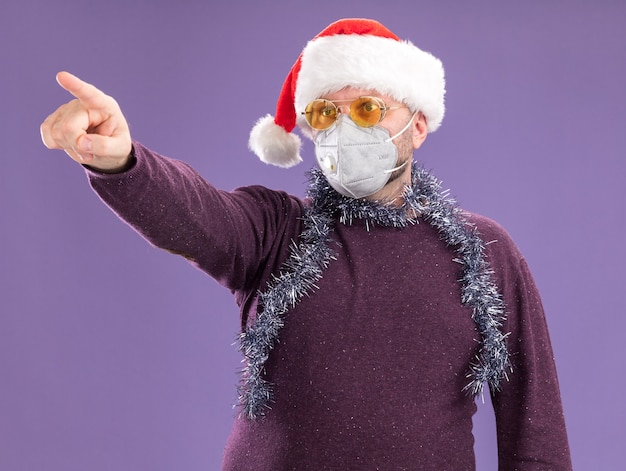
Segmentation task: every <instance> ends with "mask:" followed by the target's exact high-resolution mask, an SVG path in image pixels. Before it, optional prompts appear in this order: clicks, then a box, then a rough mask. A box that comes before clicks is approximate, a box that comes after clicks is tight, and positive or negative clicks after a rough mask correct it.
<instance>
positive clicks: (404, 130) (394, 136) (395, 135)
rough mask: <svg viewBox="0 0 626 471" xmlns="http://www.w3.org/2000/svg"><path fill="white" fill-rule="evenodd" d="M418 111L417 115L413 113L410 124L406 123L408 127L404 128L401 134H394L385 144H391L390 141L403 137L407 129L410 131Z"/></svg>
mask: <svg viewBox="0 0 626 471" xmlns="http://www.w3.org/2000/svg"><path fill="white" fill-rule="evenodd" d="M417 113H418V111H416V112H415V113H413V115H412V116H411V119H409V122H408V123H406V126H404V127H403V128H402V129H401V130H400V132H398V133H396V134H394V135H393V136H391V137H390V138H389V139H385V142H389V141H393V140H394V139H395V138H396V137H398V136H401V135H402V134H404V133H405V132H406V130H407V129H409V128H410V127H411V124H413V119H414V118H415V116H416V115H417Z"/></svg>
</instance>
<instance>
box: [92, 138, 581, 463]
mask: <svg viewBox="0 0 626 471" xmlns="http://www.w3.org/2000/svg"><path fill="white" fill-rule="evenodd" d="M134 149H135V156H136V163H135V165H134V166H133V167H132V168H131V169H130V170H128V171H126V172H124V173H121V174H115V175H105V174H98V173H95V172H90V173H89V176H90V181H91V185H92V187H93V188H94V189H95V191H96V192H97V193H98V194H99V195H100V197H101V198H102V199H103V200H104V201H105V202H106V203H107V204H108V205H109V206H110V207H111V208H112V209H113V210H114V211H115V212H116V213H117V214H118V215H119V216H120V217H121V218H122V219H123V220H125V221H127V222H128V223H129V224H130V225H131V226H132V227H134V228H135V229H136V230H137V231H138V232H139V233H140V234H141V235H142V236H144V237H145V238H146V239H147V240H149V241H150V242H151V243H152V244H154V245H156V246H158V247H161V248H163V249H166V250H168V251H171V252H174V253H177V254H181V255H183V256H184V257H186V258H187V259H189V260H190V261H191V262H192V263H194V264H196V265H197V266H198V267H199V268H200V269H202V270H204V271H205V272H206V273H208V274H209V275H210V276H212V277H214V278H215V279H216V280H217V281H218V282H220V283H221V284H222V285H224V286H225V287H227V288H228V289H230V290H231V291H232V292H233V294H234V296H235V300H236V302H237V304H238V306H239V307H240V312H241V327H242V329H245V327H246V326H247V325H250V323H251V322H254V319H255V316H256V309H257V299H258V291H259V290H263V289H264V288H265V287H266V284H267V282H268V281H269V280H271V275H272V274H276V273H278V272H279V268H280V267H281V264H282V263H283V262H284V261H285V259H286V258H287V257H288V255H289V245H290V243H291V241H292V240H296V239H297V238H298V235H299V234H300V232H301V230H302V224H301V219H300V217H301V216H302V213H303V209H304V205H305V202H303V201H301V200H299V199H298V198H295V197H293V196H289V195H287V194H285V193H283V192H278V191H272V190H268V189H266V188H263V187H258V186H257V187H246V188H240V189H237V190H235V191H232V192H225V191H220V190H218V189H216V188H214V187H213V186H211V185H210V184H209V183H207V182H206V181H205V180H204V179H203V178H202V177H200V176H199V175H198V174H197V173H196V172H195V171H194V170H193V169H191V168H190V167H189V166H188V165H186V164H184V163H182V162H179V161H175V160H171V159H167V158H164V157H161V156H159V155H157V154H154V153H152V152H151V151H149V150H147V149H146V148H145V147H143V146H141V145H140V144H138V143H135V146H134ZM468 218H469V219H470V220H471V222H473V223H475V224H476V225H477V227H478V229H479V233H480V234H481V236H482V237H483V239H484V240H485V241H496V243H492V244H489V245H488V248H487V257H488V260H489V262H490V264H491V266H492V268H493V269H494V271H495V281H496V282H497V284H498V286H499V288H500V290H501V291H502V294H503V297H504V301H505V305H506V309H507V316H508V317H507V321H506V325H505V330H506V331H507V332H511V334H510V336H509V337H508V343H507V345H508V349H509V352H510V354H511V361H512V366H513V373H512V374H510V375H509V380H508V381H505V382H504V383H503V388H502V391H500V392H496V393H494V394H492V399H493V404H494V411H495V415H496V422H497V436H498V453H499V463H500V469H501V470H552V471H555V470H569V469H571V462H570V455H569V449H568V443H567V435H566V431H565V424H564V418H563V413H562V407H561V399H560V394H559V387H558V382H557V376H556V370H555V366H554V361H553V355H552V349H551V345H550V339H549V334H548V330H547V326H546V321H545V317H544V312H543V308H542V305H541V301H540V298H539V294H538V293H537V289H536V287H535V284H534V282H533V279H532V276H531V274H530V272H529V270H528V267H527V265H526V262H525V261H524V259H523V257H522V255H521V254H520V252H519V250H518V249H517V248H516V246H515V245H514V243H513V242H512V241H511V239H510V237H509V236H508V235H507V233H506V232H505V231H504V230H503V229H502V228H501V227H500V226H498V225H497V224H496V223H494V222H493V221H491V220H489V219H486V218H484V217H481V216H478V215H474V214H468ZM332 237H333V240H334V241H336V242H339V244H340V245H338V246H337V247H338V249H337V259H336V260H333V261H332V262H331V263H330V265H329V267H328V268H327V269H326V271H325V272H324V276H323V278H322V280H321V281H320V282H319V283H318V284H317V285H318V287H319V289H318V290H316V291H314V292H313V293H311V295H310V296H305V297H304V298H303V299H302V300H301V301H300V302H299V303H298V304H297V305H296V307H295V308H293V309H292V310H290V311H289V312H288V314H287V316H286V319H285V326H284V327H283V329H282V331H281V333H280V342H279V343H278V344H277V345H276V346H275V348H274V350H272V352H271V354H270V357H269V358H268V360H267V362H266V376H265V377H266V379H268V380H269V381H271V383H272V384H273V385H274V402H273V403H272V408H271V410H269V411H268V413H267V414H266V416H264V417H262V418H260V419H257V420H249V419H245V418H239V419H236V420H235V423H234V426H233V429H232V433H231V435H230V438H229V440H228V443H227V446H226V450H225V455H224V463H223V469H225V470H249V469H254V470H257V471H264V470H267V471H270V470H271V471H277V470H323V469H329V470H349V469H350V470H352V469H357V470H360V469H367V470H374V469H377V470H378V469H380V470H402V469H406V470H409V469H410V470H414V469H419V470H439V471H441V470H454V471H460V470H473V469H475V459H474V452H473V444H474V438H473V435H472V415H473V414H474V413H475V412H476V405H475V403H474V401H473V399H472V398H471V397H469V396H468V395H467V394H466V393H464V392H463V391H462V389H463V387H464V386H465V385H466V384H467V382H468V379H467V378H466V373H467V371H468V365H469V363H470V362H471V361H472V359H473V358H474V355H475V353H476V349H477V345H478V343H477V339H479V338H480V335H479V333H478V331H477V329H476V326H475V324H474V322H473V321H472V319H471V313H470V310H469V308H467V307H465V306H463V305H462V304H461V303H460V285H459V283H458V282H457V280H458V278H459V265H458V264H457V263H455V262H454V261H453V258H454V253H453V252H452V251H451V249H450V248H448V247H447V246H446V245H445V244H444V243H443V242H442V241H441V240H440V238H439V236H438V234H437V232H436V231H435V229H433V228H432V227H431V226H430V225H429V224H428V223H424V222H422V223H420V224H416V225H411V226H409V227H407V228H403V229H398V228H384V227H375V228H373V229H370V230H369V231H368V230H366V229H365V227H364V224H363V223H362V222H361V221H355V222H354V223H353V224H352V225H350V226H347V225H342V224H339V223H337V225H336V228H335V230H334V232H333V235H332Z"/></svg>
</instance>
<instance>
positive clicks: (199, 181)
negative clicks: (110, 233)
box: [88, 142, 301, 291]
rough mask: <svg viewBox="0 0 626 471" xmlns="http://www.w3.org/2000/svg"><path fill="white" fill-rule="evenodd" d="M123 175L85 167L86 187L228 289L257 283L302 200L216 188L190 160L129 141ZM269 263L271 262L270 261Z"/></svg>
mask: <svg viewBox="0 0 626 471" xmlns="http://www.w3.org/2000/svg"><path fill="white" fill-rule="evenodd" d="M133 152H134V157H135V159H136V161H135V163H134V165H133V166H132V167H131V168H130V169H129V170H127V171H126V172H123V173H118V174H103V173H98V172H94V171H91V170H88V175H89V181H90V184H91V186H92V188H93V189H94V190H95V192H96V193H97V194H98V195H99V196H100V198H101V199H102V200H103V201H104V202H105V203H106V204H107V205H108V206H109V207H110V208H111V209H112V210H113V211H114V212H115V213H116V214H117V215H118V216H119V217H120V218H121V219H123V220H124V221H126V222H127V223H128V224H129V225H130V226H131V227H133V228H134V229H135V230H136V231H137V232H139V233H140V234H141V235H142V236H143V237H144V238H146V239H147V240H148V241H149V242H150V243H152V244H153V245H155V246H157V247H159V248H162V249H165V250H167V251H170V252H172V253H175V254H179V255H182V256H184V257H185V258H187V259H188V260H189V261H190V262H192V263H193V264H195V265H196V266H197V267H198V268H200V269H201V270H203V271H205V272H206V273H208V274H209V275H210V276H212V277H213V278H215V279H216V280H217V281H218V282H219V283H220V284H222V285H224V286H226V287H227V288H229V289H231V290H233V291H245V290H249V289H250V286H251V285H252V284H255V283H256V284H258V280H259V278H260V277H261V278H262V276H263V273H264V272H265V271H271V270H272V269H273V268H274V266H273V263H272V261H275V260H279V259H281V258H284V256H285V255H284V254H282V253H281V251H283V250H284V247H287V246H288V244H286V243H284V239H285V238H287V239H289V238H291V236H292V233H293V232H294V228H293V227H292V226H293V221H296V220H298V216H299V215H300V214H301V202H300V201H299V200H298V199H296V198H294V197H290V196H288V195H287V194H285V193H282V192H277V191H271V190H268V189H266V188H263V187H260V186H256V187H254V186H253V187H245V188H239V189H236V190H234V191H231V192H227V191H223V190H219V189H216V188H215V187H214V186H213V185H211V184H209V183H208V182H207V181H206V180H205V179H204V178H202V177H201V176H200V175H199V174H198V173H197V172H196V171H195V170H193V169H192V168H191V167H190V166H189V165H187V164H185V163H183V162H181V161H178V160H174V159H169V158H166V157H163V156H160V155H158V154H156V153H154V152H151V151H150V150H148V149H147V148H145V147H144V146H142V145H141V144H139V143H137V142H134V143H133ZM268 264H269V265H272V266H268Z"/></svg>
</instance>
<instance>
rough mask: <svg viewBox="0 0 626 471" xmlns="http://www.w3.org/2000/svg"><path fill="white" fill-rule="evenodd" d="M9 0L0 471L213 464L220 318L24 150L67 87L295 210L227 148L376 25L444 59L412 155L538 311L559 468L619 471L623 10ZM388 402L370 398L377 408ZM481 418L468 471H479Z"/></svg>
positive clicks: (211, 285)
mask: <svg viewBox="0 0 626 471" xmlns="http://www.w3.org/2000/svg"><path fill="white" fill-rule="evenodd" d="M225 3H227V2H219V3H217V2H210V1H191V0H186V1H182V0H179V1H176V2H174V1H171V2H166V1H148V0H144V1H132V0H109V1H108V2H86V1H80V2H79V1H51V0H39V1H28V0H19V1H11V0H9V1H6V0H5V1H4V2H3V3H2V7H1V8H0V64H1V67H0V104H1V110H2V113H1V114H0V143H1V146H2V147H1V148H2V154H3V155H2V168H1V170H0V250H1V252H0V253H1V255H0V257H1V258H0V270H1V271H0V469H2V470H7V471H13V470H28V471H31V470H32V471H35V470H42V469H46V470H50V471H56V470H64V471H70V470H85V469H89V470H91V471H100V470H110V469H132V470H151V471H158V470H172V469H181V470H187V471H192V470H207V469H217V468H218V467H219V462H220V459H221V453H222V449H223V446H224V443H225V440H226V437H227V435H228V432H229V429H230V425H231V421H232V417H233V411H232V409H231V404H232V403H233V402H234V401H235V384H236V373H235V372H236V370H237V368H238V367H239V355H238V353H237V352H236V349H235V348H234V347H233V346H232V345H231V343H232V342H233V340H234V338H235V333H236V330H237V325H238V321H237V310H236V308H235V306H234V303H233V301H232V299H231V296H230V294H229V293H228V292H227V291H226V290H224V289H223V288H221V287H220V286H218V285H217V283H215V282H214V281H213V280H211V279H210V278H208V277H206V276H205V275H204V274H202V273H201V272H200V271H198V270H196V269H194V268H192V267H190V266H189V265H187V264H186V262H184V261H183V260H182V259H179V258H177V257H174V256H172V255H169V254H167V253H165V252H161V251H158V250H156V249H154V248H152V247H150V246H149V245H148V244H146V243H145V242H144V241H143V240H141V239H140V238H139V237H138V236H137V235H136V234H135V233H134V232H133V231H132V230H130V229H129V228H128V227H127V226H126V225H124V224H121V223H120V222H119V221H118V220H117V219H116V217H115V216H114V215H113V214H112V213H110V212H109V210H108V209H107V208H105V207H104V206H103V205H102V204H101V203H100V202H99V201H98V199H97V198H96V197H95V196H94V195H93V194H92V193H91V191H90V190H89V188H88V185H87V182H86V181H85V178H84V175H83V170H82V169H81V168H80V167H79V166H78V165H76V164H75V163H73V162H72V161H70V160H69V159H68V158H65V156H64V154H62V153H61V152H59V151H48V150H46V149H45V148H44V147H43V145H42V144H41V142H40V139H39V130H38V127H39V124H40V122H41V121H42V120H43V119H44V118H45V117H46V116H47V115H48V114H49V113H51V112H52V111H53V110H54V109H56V107H57V106H59V105H60V104H61V103H63V102H65V101H66V100H68V99H69V96H68V95H67V94H66V93H65V92H64V91H63V90H61V89H60V88H59V87H58V86H57V85H56V83H55V81H54V75H55V73H56V72H57V71H58V70H62V69H67V70H70V71H72V72H74V73H76V74H77V75H79V76H80V77H82V78H84V79H85V80H88V81H91V82H92V83H95V84H96V85H97V86H99V87H100V88H101V89H103V90H104V91H106V92H107V93H109V94H111V95H113V96H114V97H115V98H116V99H117V100H118V101H119V102H120V104H121V106H122V108H123V110H124V111H125V113H126V116H127V118H128V120H129V121H130V123H131V127H132V133H133V136H134V137H135V138H136V139H138V140H140V141H142V142H144V143H145V144H147V145H149V146H150V147H152V148H153V149H155V150H157V151H159V152H161V153H164V154H166V155H170V156H174V157H178V158H181V159H183V160H186V161H188V162H190V163H191V164H192V165H193V166H194V167H196V168H197V169H198V170H199V171H200V172H201V173H202V174H203V175H204V176H206V177H207V178H208V179H209V180H211V181H212V182H214V183H216V184H217V185H218V186H220V187H223V188H226V189H230V188H233V187H235V186H239V185H245V184H251V183H260V184H264V185H266V186H270V187H274V188H282V189H286V190H288V191H290V192H292V193H295V194H299V195H301V194H302V189H303V182H304V171H305V170H306V169H307V168H309V167H310V166H311V165H312V162H313V160H312V154H311V146H310V145H309V144H307V147H306V149H305V153H306V157H307V158H306V163H305V164H304V165H300V166H299V167H296V168H295V169H292V170H289V171H285V170H280V169H277V168H273V167H268V166H265V165H264V164H262V163H260V162H259V161H258V160H257V159H256V157H254V156H253V155H252V154H251V153H250V152H249V151H248V150H247V148H246V143H247V136H248V132H249V129H250V128H251V126H252V124H253V123H254V121H255V120H256V119H257V118H259V117H261V116H262V115H264V114H265V113H268V112H273V110H274V106H275V102H276V97H277V95H278V92H279V89H280V86H281V84H282V81H283V79H284V77H285V75H286V73H287V71H288V70H289V68H290V67H291V64H292V63H293V61H294V60H295V59H296V57H297V55H298V54H299V52H300V50H301V49H302V47H303V46H304V45H305V43H306V41H307V40H309V39H311V38H312V37H313V36H314V35H315V34H317V32H319V30H321V29H322V28H323V27H325V26H326V25H327V24H328V23H330V22H331V21H334V20H335V19H337V18H340V17H347V16H367V17H373V18H377V19H379V20H380V21H382V22H383V23H384V24H386V25H387V26H388V27H390V28H391V29H392V30H393V31H394V32H396V33H397V34H398V35H399V36H400V37H402V38H410V39H411V40H412V41H413V42H415V43H416V44H418V45H420V47H422V48H423V49H426V50H429V51H431V52H433V53H434V54H435V55H436V56H438V57H440V58H441V59H442V60H443V62H444V66H445V68H446V72H447V83H448V95H447V114H446V118H445V119H444V122H443V126H442V128H441V129H440V130H439V131H437V132H436V133H434V134H433V135H432V136H429V138H428V140H427V142H426V144H425V146H424V147H423V148H422V149H421V150H420V151H419V153H418V156H419V157H420V158H421V159H423V161H424V162H425V163H426V166H427V167H429V168H432V169H433V170H434V171H435V172H436V173H437V174H438V176H439V177H440V178H442V179H443V181H444V186H446V187H449V188H451V189H452V194H453V195H454V196H455V197H457V199H458V200H459V201H460V202H461V203H462V204H463V206H465V207H466V208H467V209H471V210H473V211H477V212H480V213H483V214H485V215H487V216H490V217H492V218H494V219H496V220H498V221H499V222H501V223H502V224H503V225H504V226H505V227H506V228H507V229H508V230H509V232H510V233H511V235H512V236H513V237H514V239H515V240H516V241H517V243H518V244H519V246H520V247H521V249H522V251H523V252H524V253H525V255H526V256H527V258H528V260H529V263H530V266H531V268H532V269H533V272H534V274H535V277H536V281H537V283H538V285H539V288H540V290H541V292H542V294H543V299H544V304H545V307H546V310H547V316H548V323H549V326H550V329H551V335H552V341H553V346H554V350H555V355H556V360H557V366H558V370H559V374H560V383H561V388H562V395H563V402H564V407H565V413H566V419H567V425H568V430H569V437H570V442H571V447H572V454H573V459H574V465H575V467H576V468H577V469H594V470H613V469H617V468H619V467H620V466H619V464H620V463H621V462H623V458H622V455H623V444H624V439H625V436H626V434H625V431H626V430H625V428H626V425H625V424H626V408H625V405H624V404H625V401H624V400H623V391H624V387H625V383H624V379H623V375H624V372H625V367H624V364H625V363H624V360H623V357H622V352H623V350H624V347H623V343H624V340H623V339H624V331H625V330H626V320H624V314H625V311H626V309H625V307H626V304H625V301H624V288H625V286H624V277H623V272H624V266H625V265H626V258H625V255H624V254H625V251H624V242H625V238H624V231H625V230H626V223H625V217H624V192H623V191H624V177H625V176H626V172H625V164H624V155H625V154H624V143H623V142H624V127H625V124H626V119H625V115H624V113H625V112H624V109H625V105H626V92H625V90H626V86H625V83H626V54H625V52H624V51H625V46H626V32H625V31H626V29H625V27H624V25H625V24H626V3H624V2H623V1H622V0H614V1H611V0H596V1H593V2H592V1H588V2H580V1H573V0H568V1H566V0H561V1H546V2H540V1H527V2H502V1H495V0H494V1H491V2H487V1H472V2H466V1H461V0H459V1H456V2H452V1H440V2H418V1H416V0H406V1H393V0H390V1H384V2H383V1H380V0H378V1H367V0H361V1H359V2H349V1H346V2H337V1H336V0H333V1H327V0H318V1H317V2H307V3H306V4H305V3H302V4H299V3H297V2H293V1H287V0H274V1H272V2H263V1H260V0H257V1H248V2H246V1H233V2H228V5H225ZM381 400H384V398H381ZM493 427H494V426H493V421H492V419H491V417H490V415H489V409H488V405H486V406H481V407H480V412H479V415H478V417H477V419H476V437H477V446H476V450H477V459H478V463H479V470H493V469H496V465H495V459H494V455H495V446H494V444H493V433H494V432H493Z"/></svg>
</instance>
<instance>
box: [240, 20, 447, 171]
mask: <svg viewBox="0 0 626 471" xmlns="http://www.w3.org/2000/svg"><path fill="white" fill-rule="evenodd" d="M346 87H354V88H361V89H368V90H376V91H377V92H379V93H381V94H383V95H387V96H390V97H392V98H393V99H395V100H397V101H399V102H403V103H405V104H406V105H407V106H409V108H411V109H412V110H413V111H421V112H422V113H423V114H424V116H425V117H426V123H427V125H428V130H429V131H430V132H433V131H435V130H436V129H437V128H438V127H439V125H440V124H441V121H442V119H443V115H444V111H445V106H444V95H445V80H444V72H443V66H442V64H441V61H440V60H439V59H437V58H436V57H434V56H433V55H432V54H430V53H428V52H425V51H422V50H421V49H419V48H418V47H417V46H415V45H413V44H412V43H411V42H410V41H401V40H400V38H398V36H396V35H395V34H393V33H392V32H391V31H389V30H388V29H387V28H385V27H384V26H383V25H382V24H380V23H378V22H377V21H374V20H368V19H362V18H350V19H343V20H339V21H336V22H335V23H332V24H331V25H330V26H328V27H327V28H326V29H324V30H323V31H322V32H321V33H319V34H318V35H317V36H316V37H315V38H313V39H312V40H311V41H309V43H308V44H307V45H306V47H305V48H304V50H303V51H302V53H301V54H300V57H298V60H297V61H296V62H295V64H294V65H293V67H292V68H291V70H290V71H289V75H287V78H286V79H285V82H284V83H283V87H282V90H281V92H280V96H279V97H278V103H277V105H276V116H271V115H269V114H268V115H267V116H264V117H263V118H261V119H260V120H259V121H258V122H257V123H256V125H255V126H254V128H253V129H252V132H251V133H250V140H249V142H248V145H249V147H250V150H252V151H253V152H254V153H255V154H256V155H257V156H258V157H259V158H260V159H261V160H262V161H263V162H265V163H268V164H273V165H277V166H279V167H291V166H293V165H296V164H298V163H300V162H301V161H302V158H301V157H300V146H301V140H300V137H299V136H297V135H296V134H293V133H292V131H293V129H294V128H295V126H296V125H297V126H299V127H300V129H301V130H302V131H303V133H304V134H305V135H306V136H307V137H310V136H311V133H310V128H309V126H308V124H307V123H306V120H305V119H304V116H302V114H301V113H302V111H304V108H305V107H306V105H307V104H308V103H309V102H311V101H312V100H314V99H316V98H319V97H320V96H323V95H325V94H328V93H333V92H336V91H339V90H341V89H343V88H346Z"/></svg>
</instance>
